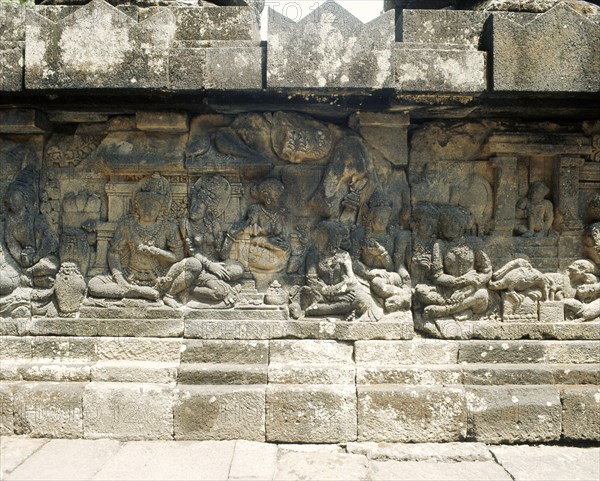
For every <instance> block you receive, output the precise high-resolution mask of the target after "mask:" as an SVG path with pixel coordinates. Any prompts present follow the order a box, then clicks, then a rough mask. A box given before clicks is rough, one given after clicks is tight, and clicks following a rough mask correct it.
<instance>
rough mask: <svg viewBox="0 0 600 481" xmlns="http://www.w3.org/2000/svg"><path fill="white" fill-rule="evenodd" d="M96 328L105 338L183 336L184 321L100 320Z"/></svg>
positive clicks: (98, 333)
mask: <svg viewBox="0 0 600 481" xmlns="http://www.w3.org/2000/svg"><path fill="white" fill-rule="evenodd" d="M85 322H86V323H88V324H90V321H89V320H87V319H86V321H85ZM95 326H96V331H97V335H98V336H104V337H118V338H123V337H161V338H162V337H181V336H183V319H101V320H100V319H99V320H97V321H96V322H95Z"/></svg>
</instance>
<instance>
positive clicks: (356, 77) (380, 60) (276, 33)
mask: <svg viewBox="0 0 600 481" xmlns="http://www.w3.org/2000/svg"><path fill="white" fill-rule="evenodd" d="M393 43H394V14H393V12H387V13H385V14H383V15H381V16H380V17H378V18H376V19H375V20H373V21H371V22H370V23H368V24H365V25H363V24H362V22H361V21H360V20H358V19H357V18H356V17H354V16H353V15H351V14H350V13H349V12H348V11H346V10H345V9H343V8H342V7H340V6H339V5H337V4H336V3H328V4H327V5H322V6H320V7H319V8H317V9H316V10H314V11H312V12H311V13H310V14H309V15H307V16H306V17H304V18H303V19H302V20H300V21H299V22H298V23H295V22H294V21H292V20H290V19H288V18H286V17H284V16H283V15H281V14H279V13H278V12H275V11H270V18H269V34H268V53H267V85H268V86H269V87H287V88H294V87H296V88H328V87H347V88H357V87H368V88H375V89H380V88H385V87H390V86H391V75H392V59H391V47H392V45H393Z"/></svg>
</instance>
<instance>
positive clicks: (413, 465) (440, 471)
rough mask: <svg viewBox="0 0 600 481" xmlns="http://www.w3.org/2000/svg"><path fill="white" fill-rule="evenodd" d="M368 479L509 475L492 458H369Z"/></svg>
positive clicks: (468, 480) (471, 479) (446, 480)
mask: <svg viewBox="0 0 600 481" xmlns="http://www.w3.org/2000/svg"><path fill="white" fill-rule="evenodd" d="M369 479H370V480H371V481H404V480H406V481H421V480H422V481H431V480H435V481H482V480H489V481H491V480H494V481H505V480H506V481H510V480H511V479H512V478H511V477H510V476H509V474H508V473H507V472H506V471H505V470H504V469H502V467H501V466H498V465H497V464H496V463H494V462H493V461H484V462H462V463H438V462H416V461H407V462H399V461H387V462H382V461H373V462H371V467H370V470H369ZM547 479H551V478H547Z"/></svg>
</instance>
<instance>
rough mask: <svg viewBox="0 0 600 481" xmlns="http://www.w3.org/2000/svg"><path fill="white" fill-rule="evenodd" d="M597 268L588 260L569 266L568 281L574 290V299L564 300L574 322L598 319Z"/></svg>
mask: <svg viewBox="0 0 600 481" xmlns="http://www.w3.org/2000/svg"><path fill="white" fill-rule="evenodd" d="M599 274H600V273H599V271H598V269H597V267H596V266H595V265H594V264H593V263H592V262H590V261H588V260H579V261H575V262H573V263H572V264H571V265H570V266H569V279H570V280H571V285H572V286H573V287H574V288H575V298H574V299H565V300H564V303H565V307H566V308H567V310H569V311H571V312H573V314H574V317H575V319H576V320H579V321H592V320H594V319H597V318H600V277H598V275H599Z"/></svg>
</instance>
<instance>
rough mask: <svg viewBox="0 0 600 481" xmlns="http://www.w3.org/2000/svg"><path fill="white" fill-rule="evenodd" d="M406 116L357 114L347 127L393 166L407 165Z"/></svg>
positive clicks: (408, 120) (407, 118)
mask: <svg viewBox="0 0 600 481" xmlns="http://www.w3.org/2000/svg"><path fill="white" fill-rule="evenodd" d="M409 124H410V119H409V116H408V115H406V114H375V113H371V112H357V113H355V114H353V115H352V116H351V117H350V119H349V121H348V125H349V126H350V127H351V128H353V129H354V130H356V131H358V132H360V135H361V136H362V137H363V138H364V139H365V140H366V141H367V142H368V143H369V144H371V145H372V146H373V147H374V148H375V149H377V150H378V151H379V152H381V153H382V154H383V156H384V157H385V158H386V159H387V160H388V161H390V162H391V163H392V164H394V165H406V164H407V163H408V126H409Z"/></svg>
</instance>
